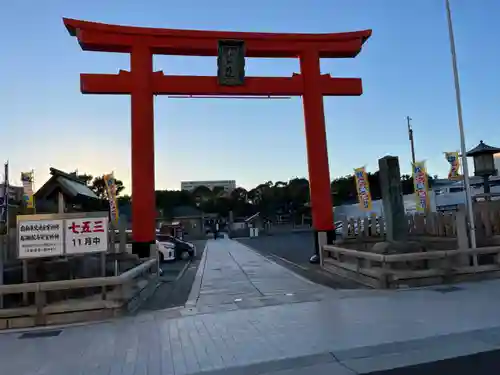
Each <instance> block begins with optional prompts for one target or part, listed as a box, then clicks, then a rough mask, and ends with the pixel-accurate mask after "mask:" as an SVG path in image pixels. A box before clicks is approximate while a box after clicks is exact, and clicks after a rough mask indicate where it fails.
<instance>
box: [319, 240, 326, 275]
mask: <svg viewBox="0 0 500 375" xmlns="http://www.w3.org/2000/svg"><path fill="white" fill-rule="evenodd" d="M326 244H327V237H326V232H318V245H319V264H320V266H321V267H323V246H325V245H326Z"/></svg>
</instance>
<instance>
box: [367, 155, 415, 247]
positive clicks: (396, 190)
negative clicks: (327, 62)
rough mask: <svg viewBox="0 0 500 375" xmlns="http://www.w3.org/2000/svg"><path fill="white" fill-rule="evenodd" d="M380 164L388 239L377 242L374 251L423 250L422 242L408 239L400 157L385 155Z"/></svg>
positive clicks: (379, 161) (381, 188) (380, 181)
mask: <svg viewBox="0 0 500 375" xmlns="http://www.w3.org/2000/svg"><path fill="white" fill-rule="evenodd" d="M378 166H379V183H380V191H381V193H382V207H383V211H384V221H385V223H386V228H385V231H386V240H385V242H380V243H377V244H375V245H374V246H373V248H372V251H373V252H376V253H383V254H387V253H407V252H419V251H422V250H423V247H422V245H421V244H419V243H418V242H413V241H408V219H407V217H406V212H405V207H404V203H403V190H402V187H401V172H400V170H399V159H398V157H397V156H384V157H383V158H381V159H379V160H378ZM381 230H382V228H381Z"/></svg>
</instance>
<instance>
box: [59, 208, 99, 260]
mask: <svg viewBox="0 0 500 375" xmlns="http://www.w3.org/2000/svg"><path fill="white" fill-rule="evenodd" d="M65 223H66V228H65V230H66V254H68V255H73V254H86V253H99V252H105V251H106V250H107V248H108V218H107V217H99V218H79V219H67V220H65Z"/></svg>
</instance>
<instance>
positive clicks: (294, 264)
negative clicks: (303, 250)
mask: <svg viewBox="0 0 500 375" xmlns="http://www.w3.org/2000/svg"><path fill="white" fill-rule="evenodd" d="M269 256H271V257H273V258H277V259H279V260H282V261H283V262H285V263H288V264H291V265H292V266H294V267H297V268H300V269H301V270H302V271H309V268H308V267H304V266H301V265H300V264H297V263H295V262H292V261H291V260H288V259H285V258H282V257H280V256H278V255H276V254H269Z"/></svg>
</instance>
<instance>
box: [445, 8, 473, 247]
mask: <svg viewBox="0 0 500 375" xmlns="http://www.w3.org/2000/svg"><path fill="white" fill-rule="evenodd" d="M445 3H446V16H447V19H448V33H449V37H450V49H451V60H452V64H453V77H454V80H455V96H456V102H457V115H458V129H459V131H460V149H461V152H462V168H463V173H464V191H465V200H466V204H467V213H468V215H467V216H468V219H469V236H470V242H471V247H472V248H473V249H475V248H476V226H475V223H474V212H473V210H472V197H471V191H470V181H469V164H468V163H467V155H466V154H467V150H466V148H465V133H464V123H463V117H462V100H461V95H460V81H459V78H458V67H457V54H456V51H455V37H454V35H453V24H452V20H451V9H450V2H449V0H445Z"/></svg>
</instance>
